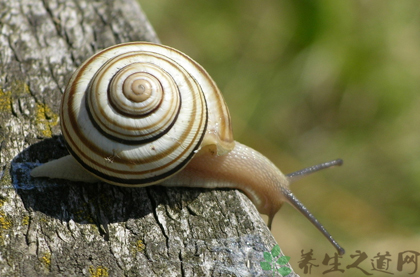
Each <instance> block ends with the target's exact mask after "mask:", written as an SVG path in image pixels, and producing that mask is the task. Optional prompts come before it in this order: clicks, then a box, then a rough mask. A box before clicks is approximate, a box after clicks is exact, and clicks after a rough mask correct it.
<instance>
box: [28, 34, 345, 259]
mask: <svg viewBox="0 0 420 277" xmlns="http://www.w3.org/2000/svg"><path fill="white" fill-rule="evenodd" d="M61 128H62V132H63V136H64V138H65V140H66V142H67V145H68V149H69V152H70V153H71V156H66V157H63V158H61V159H58V160H56V161H52V162H49V163H46V164H44V165H42V166H40V167H37V168H35V169H34V170H32V172H31V175H32V176H34V177H50V178H62V179H69V180H74V181H85V182H95V181H98V179H99V180H103V181H105V182H107V183H111V184H114V185H120V186H148V185H152V184H156V183H160V184H162V185H166V186H184V187H206V188H218V187H224V188H236V189H240V190H242V191H243V192H244V193H245V194H246V195H247V196H248V197H249V198H250V199H251V200H252V202H253V203H254V204H255V206H256V207H257V209H258V211H259V212H260V213H263V214H267V215H268V216H269V222H268V225H269V227H271V222H272V219H273V217H274V215H275V214H276V213H277V211H278V210H279V209H280V207H281V206H282V204H283V203H284V202H288V203H289V204H291V205H293V206H294V207H295V208H297V209H298V210H299V211H301V212H302V213H303V214H304V215H305V216H306V217H307V218H308V219H309V220H311V222H312V223H313V224H314V225H315V226H316V227H317V228H318V229H319V230H320V231H321V232H322V233H323V234H324V235H325V236H326V237H327V238H328V239H329V240H330V241H331V243H333V245H334V246H335V247H336V249H337V251H338V252H339V253H344V250H343V249H342V248H341V247H340V246H339V245H338V244H337V243H336V242H335V240H334V239H333V238H332V237H331V236H330V235H329V233H328V232H327V231H326V230H325V228H324V227H323V226H322V225H321V224H320V223H319V222H318V221H317V220H316V219H315V218H314V217H313V216H312V214H310V213H309V211H308V210H307V209H306V208H305V207H304V206H303V204H302V203H300V202H299V201H298V200H297V199H296V197H294V195H293V194H292V193H291V191H290V190H289V184H290V182H291V181H292V180H293V179H294V178H296V177H299V176H301V175H306V174H309V173H311V172H314V171H317V170H319V169H322V168H326V167H330V166H333V165H340V164H341V162H342V161H341V160H335V161H332V162H329V163H324V164H321V165H318V166H315V167H310V168H307V169H304V170H302V171H298V172H296V173H292V174H289V175H287V176H285V175H284V174H283V173H282V172H281V171H280V170H279V169H278V168H277V167H276V166H275V165H274V164H273V163H271V162H270V161H269V160H268V159H267V158H266V157H264V156H263V155H262V154H260V153H259V152H257V151H255V150H253V149H251V148H249V147H247V146H245V145H243V144H240V143H238V142H235V141H234V140H233V136H232V129H231V124H230V116H229V111H228V109H227V106H226V104H225V102H224V100H223V97H222V95H221V93H220V91H219V89H218V88H217V86H216V84H215V82H214V81H213V80H212V79H211V77H210V76H209V75H208V73H207V72H206V71H205V70H204V69H203V68H202V67H201V66H200V65H199V64H197V63H196V62H195V61H193V60H192V59H191V58H189V57H188V56H186V55H185V54H183V53H181V52H179V51H177V50H175V49H173V48H170V47H167V46H163V45H157V44H151V43H144V42H141V43H140V42H133V43H125V44H120V45H116V46H113V47H110V48H107V49H105V50H103V51H101V52H99V53H97V54H95V55H94V56H92V57H91V58H89V59H88V60H87V61H86V62H84V63H83V64H82V65H81V66H80V67H79V69H77V70H76V71H75V72H74V73H73V75H72V77H71V79H70V81H69V83H68V85H67V87H66V90H65V93H64V95H63V99H62V104H61Z"/></svg>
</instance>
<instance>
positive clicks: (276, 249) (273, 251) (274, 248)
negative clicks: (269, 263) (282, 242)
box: [271, 244, 280, 257]
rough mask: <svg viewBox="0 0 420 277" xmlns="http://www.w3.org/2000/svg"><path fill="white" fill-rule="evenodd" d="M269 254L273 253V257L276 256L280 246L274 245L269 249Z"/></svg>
mask: <svg viewBox="0 0 420 277" xmlns="http://www.w3.org/2000/svg"><path fill="white" fill-rule="evenodd" d="M271 254H272V255H273V257H277V256H278V255H279V254H280V246H279V245H278V244H277V245H274V247H273V249H271Z"/></svg>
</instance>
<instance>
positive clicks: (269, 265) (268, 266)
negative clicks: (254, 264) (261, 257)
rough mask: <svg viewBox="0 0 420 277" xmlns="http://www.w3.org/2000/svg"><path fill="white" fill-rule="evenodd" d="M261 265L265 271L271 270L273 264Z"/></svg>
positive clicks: (261, 263) (264, 263)
mask: <svg viewBox="0 0 420 277" xmlns="http://www.w3.org/2000/svg"><path fill="white" fill-rule="evenodd" d="M260 265H261V268H262V269H263V270H271V264H270V263H269V262H260Z"/></svg>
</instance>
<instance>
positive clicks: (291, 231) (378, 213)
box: [139, 0, 420, 276]
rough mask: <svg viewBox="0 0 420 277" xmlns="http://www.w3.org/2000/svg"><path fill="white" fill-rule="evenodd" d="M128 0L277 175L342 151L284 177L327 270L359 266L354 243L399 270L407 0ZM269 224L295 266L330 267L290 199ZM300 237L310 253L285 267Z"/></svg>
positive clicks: (416, 224)
mask: <svg viewBox="0 0 420 277" xmlns="http://www.w3.org/2000/svg"><path fill="white" fill-rule="evenodd" d="M139 2H140V4H141V5H142V8H143V9H144V11H145V12H146V14H147V16H148V18H149V20H150V21H151V23H152V25H153V27H154V28H155V30H156V32H157V34H158V36H159V37H160V39H161V42H162V43H163V44H166V45H169V46H172V47H175V48H177V49H179V50H181V51H183V52H184V53H186V54H188V55H189V56H191V57H192V58H194V59H195V60H196V61H198V62H199V63H200V64H201V65H203V67H204V68H206V70H207V71H208V72H209V73H210V75H211V76H212V77H213V79H214V80H215V81H216V83H217V84H218V85H219V87H220V89H221V91H222V92H223V94H224V96H225V99H226V102H227V104H228V106H229V109H230V112H231V116H232V122H233V129H234V135H235V139H236V140H238V141H241V142H242V143H245V144H247V145H249V146H251V147H253V148H255V149H257V150H259V151H260V152H262V153H263V154H265V155H266V156H267V157H269V158H270V159H271V160H272V161H273V162H274V163H275V164H276V165H278V167H279V168H280V169H281V170H282V171H283V172H285V173H290V172H292V171H295V170H298V169H301V168H303V167H306V166H310V165H314V164H317V163H320V162H324V161H327V160H331V159H335V158H342V159H343V160H344V166H342V167H340V168H334V169H329V170H326V171H324V172H322V173H321V172H320V173H317V174H315V175H313V176H310V177H306V178H304V179H302V180H299V182H296V183H294V184H293V186H292V190H293V192H294V193H295V195H296V196H297V197H298V198H299V199H300V200H301V201H302V202H303V203H304V204H305V205H306V206H307V208H308V209H309V210H310V211H312V213H313V214H314V215H315V216H316V217H317V218H318V219H319V220H320V221H321V222H322V223H323V224H324V226H325V227H326V228H327V229H328V230H329V231H330V232H331V233H332V235H333V236H334V237H335V238H336V239H337V240H338V241H339V242H340V243H341V244H342V246H343V247H344V248H345V249H346V250H347V255H345V257H344V258H343V260H342V261H341V263H342V265H341V266H340V268H343V269H345V270H346V271H345V273H344V274H341V273H340V274H337V276H366V275H364V274H363V273H362V272H361V271H359V270H357V269H346V268H345V266H346V265H348V264H351V263H352V262H354V261H355V259H356V258H354V259H351V258H350V257H349V255H350V254H355V251H356V250H361V251H364V252H366V254H367V255H368V257H369V258H368V259H367V260H365V261H364V262H362V263H361V264H360V267H362V268H364V269H365V270H369V271H370V269H371V268H372V266H371V261H370V260H371V259H373V257H374V256H376V255H377V253H379V252H380V254H385V252H386V251H389V253H390V254H391V255H392V256H391V257H390V258H391V259H392V261H391V263H390V267H389V271H390V272H392V273H394V274H395V275H397V276H405V275H406V274H404V273H400V272H399V271H397V258H398V253H399V252H402V251H405V250H415V251H417V252H420V236H419V233H420V216H419V213H420V170H419V168H420V94H419V88H420V2H419V1H418V0H413V1H408V0H407V1H387V0H369V1H362V0H357V1H337V0H329V1H327V0H325V1H324V0H323V1H309V0H284V1H280V0H266V1H255V0H254V1H251V0H231V1H227V0H211V1H210V0H153V1H150V0H139ZM272 232H273V234H274V236H275V238H276V240H277V242H278V243H279V245H280V247H281V248H282V250H283V251H284V252H285V254H286V255H288V256H291V264H292V266H293V267H294V269H295V271H296V272H297V273H298V274H300V275H301V276H336V275H334V274H336V273H329V274H325V275H323V274H322V272H323V271H325V270H327V269H329V268H330V267H329V266H324V265H322V264H321V263H322V260H323V258H324V256H325V254H326V253H328V254H329V255H333V253H334V249H333V248H332V247H331V246H330V244H329V243H328V242H327V240H325V239H324V238H323V237H322V236H321V235H320V234H319V233H318V231H317V230H316V229H315V228H313V227H312V225H310V223H309V222H308V221H307V220H306V219H305V218H304V217H303V216H301V215H300V214H299V213H298V212H297V211H295V210H294V209H293V208H291V207H290V206H288V205H285V206H284V207H283V208H282V209H281V210H280V212H279V213H278V214H277V216H276V218H275V219H274V225H273V230H272ZM302 249H303V250H304V251H305V252H307V251H309V250H310V249H314V258H316V259H317V260H316V261H314V263H316V264H320V266H319V267H318V268H313V269H312V274H311V275H309V274H304V273H303V270H301V269H300V268H299V267H298V264H297V262H298V261H299V260H300V259H301V258H300V251H301V250H302ZM419 263H420V261H419ZM413 268H414V267H413V265H411V266H410V268H409V267H408V266H407V271H405V273H408V272H411V271H412V269H413ZM408 269H410V270H408ZM373 273H374V275H373V276H384V275H381V274H380V273H377V272H373ZM417 274H419V275H420V269H419V270H418V272H417ZM387 276H388V275H387Z"/></svg>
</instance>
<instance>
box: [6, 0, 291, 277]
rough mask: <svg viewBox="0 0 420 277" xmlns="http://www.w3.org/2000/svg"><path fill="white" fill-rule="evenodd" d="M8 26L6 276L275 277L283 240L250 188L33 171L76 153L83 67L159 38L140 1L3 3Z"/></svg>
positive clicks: (34, 0)
mask: <svg viewBox="0 0 420 277" xmlns="http://www.w3.org/2000/svg"><path fill="white" fill-rule="evenodd" d="M0 18H1V21H0V24H1V25H0V27H1V32H0V61H1V64H0V142H1V144H0V276H86V275H89V276H184V275H186V276H255V275H265V274H268V275H270V276H272V274H273V272H272V271H264V270H262V268H261V266H260V262H262V261H264V258H263V252H265V251H270V250H271V249H272V247H273V246H274V245H275V244H276V242H275V240H274V239H273V237H272V236H271V234H270V232H269V230H268V229H267V228H266V226H265V224H264V222H263V221H262V220H261V218H260V216H259V214H258V212H257V211H256V209H255V207H254V206H253V204H252V203H251V202H250V201H249V200H248V198H247V197H246V196H245V195H244V194H242V193H241V192H238V191H235V190H205V189H180V188H164V187H160V186H152V187H147V188H122V187H116V186H111V185H108V184H104V183H99V184H93V185H92V184H84V183H74V182H73V183H72V182H66V181H56V180H54V181H52V180H46V179H33V178H31V177H30V175H29V172H30V170H31V169H32V168H33V167H35V166H36V165H37V164H38V163H44V162H46V161H48V160H51V159H56V158H59V157H61V156H64V155H67V150H66V148H65V146H64V142H63V139H62V137H61V136H60V129H59V118H58V114H59V106H60V99H61V94H62V93H63V91H64V88H65V84H66V81H67V80H68V78H69V77H70V74H71V73H72V72H73V70H75V69H76V67H77V66H78V65H80V64H81V63H82V62H83V61H84V60H85V59H86V58H87V57H89V56H91V55H92V54H94V53H95V52H97V51H98V50H100V49H103V48H105V47H108V46H111V45H113V44H117V43H121V42H127V41H138V40H147V41H152V42H159V40H158V38H157V37H156V34H155V33H154V31H153V29H152V27H151V26H150V24H149V22H148V21H147V19H146V17H145V16H144V14H143V13H142V12H141V10H140V7H139V6H138V4H137V3H136V2H135V1H134V0H113V1H112V0H110V1H99V0H98V1H90V0H73V1H71V0H70V1H62V0H22V1H10V0H0ZM292 275H293V276H295V275H294V273H292V274H291V275H290V276H292ZM278 276H280V275H278Z"/></svg>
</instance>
